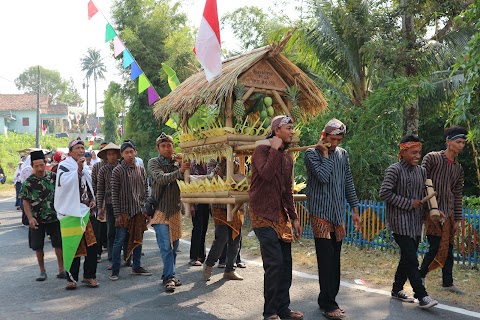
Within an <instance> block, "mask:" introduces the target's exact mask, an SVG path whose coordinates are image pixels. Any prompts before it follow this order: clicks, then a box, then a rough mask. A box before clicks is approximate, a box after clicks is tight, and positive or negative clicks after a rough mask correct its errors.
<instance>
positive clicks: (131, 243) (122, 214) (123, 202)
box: [106, 141, 152, 281]
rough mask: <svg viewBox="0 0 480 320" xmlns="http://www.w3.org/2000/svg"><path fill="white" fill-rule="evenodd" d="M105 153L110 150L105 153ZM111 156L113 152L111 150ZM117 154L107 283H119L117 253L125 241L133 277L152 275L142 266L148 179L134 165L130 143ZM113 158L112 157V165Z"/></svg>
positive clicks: (123, 146)
mask: <svg viewBox="0 0 480 320" xmlns="http://www.w3.org/2000/svg"><path fill="white" fill-rule="evenodd" d="M106 151H107V152H108V151H109V150H106ZM110 152H111V153H112V149H110ZM120 155H121V156H122V158H123V160H122V161H121V162H120V164H119V165H117V166H116V167H115V168H113V170H112V177H111V180H110V183H111V187H112V205H113V214H114V216H115V228H116V231H115V232H116V233H115V241H114V243H113V248H112V274H111V275H110V280H112V281H115V280H118V278H119V274H120V251H121V250H122V246H123V244H124V241H125V238H128V252H127V259H128V258H129V257H130V255H132V256H133V263H132V274H133V275H141V276H150V275H151V274H152V273H151V272H149V271H147V270H145V269H144V268H143V267H142V266H141V261H140V260H141V257H142V243H143V233H144V231H145V230H147V227H146V226H147V225H146V221H145V220H146V219H147V216H146V215H145V214H144V207H143V206H144V203H145V199H146V197H147V194H148V185H147V176H146V173H145V169H144V168H143V167H142V166H137V165H136V164H135V156H136V155H137V149H136V147H135V145H134V144H133V143H131V142H130V141H127V142H124V143H122V145H121V146H120ZM113 158H114V156H113V155H112V162H113Z"/></svg>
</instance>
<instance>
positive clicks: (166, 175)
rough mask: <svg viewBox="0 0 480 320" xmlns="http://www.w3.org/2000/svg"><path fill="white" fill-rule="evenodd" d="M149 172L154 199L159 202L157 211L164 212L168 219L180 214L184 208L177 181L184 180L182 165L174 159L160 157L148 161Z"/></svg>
mask: <svg viewBox="0 0 480 320" xmlns="http://www.w3.org/2000/svg"><path fill="white" fill-rule="evenodd" d="M147 166H148V172H149V173H150V184H151V186H152V197H153V198H154V199H155V200H156V201H157V203H158V206H157V210H160V211H161V212H164V213H165V214H166V216H167V218H168V217H171V216H172V215H174V214H175V213H177V212H179V211H180V210H181V208H182V203H181V202H180V189H179V188H178V184H177V180H183V173H182V172H181V171H180V164H179V163H178V162H176V161H175V160H174V159H171V160H168V159H166V158H165V157H163V156H158V157H156V158H152V159H150V160H148V165H147Z"/></svg>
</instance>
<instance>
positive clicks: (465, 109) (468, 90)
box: [449, 0, 480, 188]
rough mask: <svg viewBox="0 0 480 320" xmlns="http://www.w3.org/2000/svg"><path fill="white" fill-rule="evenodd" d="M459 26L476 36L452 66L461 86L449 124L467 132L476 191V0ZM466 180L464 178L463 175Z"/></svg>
mask: <svg viewBox="0 0 480 320" xmlns="http://www.w3.org/2000/svg"><path fill="white" fill-rule="evenodd" d="M463 17H464V21H463V22H462V24H463V25H467V26H474V28H475V30H476V32H475V34H474V35H473V36H472V38H471V39H470V41H469V42H468V44H467V46H466V48H465V50H464V51H463V52H462V54H461V55H459V56H458V59H457V62H456V64H455V66H454V70H455V71H461V72H462V74H463V75H464V79H465V81H464V84H463V86H462V88H461V91H460V93H459V95H458V96H457V98H456V100H455V108H454V109H453V111H452V113H451V115H450V119H449V122H450V123H451V124H463V125H465V126H466V127H467V128H468V131H469V134H468V142H469V143H470V145H471V146H472V149H473V158H474V160H475V168H476V178H477V187H478V188H480V165H479V163H478V149H479V142H480V129H479V127H480V118H479V117H478V114H479V112H480V72H479V70H480V31H479V30H480V1H478V0H476V1H475V2H474V3H473V4H472V5H471V7H470V8H469V9H468V10H466V11H465V12H464V13H463ZM466 176H467V175H466Z"/></svg>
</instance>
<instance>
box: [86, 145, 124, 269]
mask: <svg viewBox="0 0 480 320" xmlns="http://www.w3.org/2000/svg"><path fill="white" fill-rule="evenodd" d="M98 157H99V158H100V159H102V161H101V162H98V163H96V164H95V165H94V166H93V170H92V174H93V172H94V171H95V167H97V166H99V167H100V168H99V169H98V174H97V179H96V181H97V187H96V188H95V190H96V195H97V208H100V209H99V211H104V214H105V218H106V221H107V250H108V261H110V263H111V262H112V249H113V243H114V241H115V215H114V214H113V204H112V190H111V185H110V180H111V178H112V171H113V169H114V168H115V167H116V166H117V165H118V159H120V147H119V146H117V145H116V144H114V143H109V144H107V145H106V146H105V147H104V148H103V149H101V150H100V152H99V153H98ZM99 215H103V214H99ZM127 246H128V244H127ZM126 251H127V247H126V246H124V253H125V254H126ZM107 269H109V270H111V269H112V266H111V265H110V266H109V267H108V268H107Z"/></svg>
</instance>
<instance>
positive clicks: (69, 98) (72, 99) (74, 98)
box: [59, 78, 83, 106]
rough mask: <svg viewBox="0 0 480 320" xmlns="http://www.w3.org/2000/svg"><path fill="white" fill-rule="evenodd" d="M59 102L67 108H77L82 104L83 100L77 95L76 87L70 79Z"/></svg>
mask: <svg viewBox="0 0 480 320" xmlns="http://www.w3.org/2000/svg"><path fill="white" fill-rule="evenodd" d="M59 101H60V102H61V103H65V104H66V105H69V106H78V105H79V104H81V103H83V99H82V97H81V96H80V94H79V93H78V90H77V87H76V86H75V82H74V81H73V79H72V78H70V81H68V82H67V87H66V90H65V91H64V92H63V94H62V95H61V96H60V98H59Z"/></svg>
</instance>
